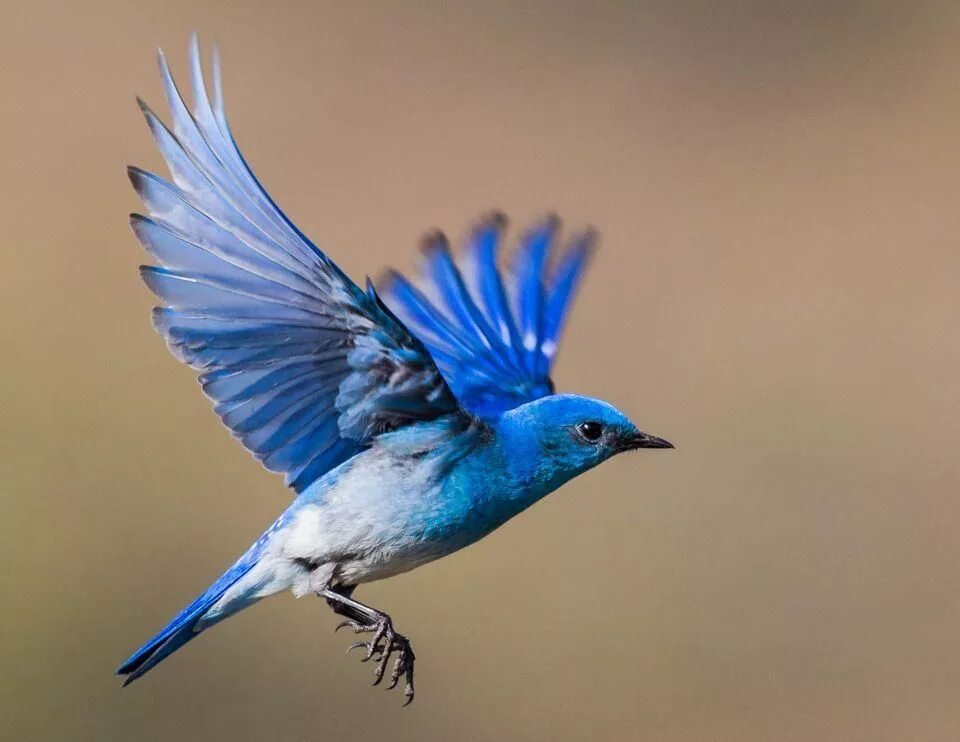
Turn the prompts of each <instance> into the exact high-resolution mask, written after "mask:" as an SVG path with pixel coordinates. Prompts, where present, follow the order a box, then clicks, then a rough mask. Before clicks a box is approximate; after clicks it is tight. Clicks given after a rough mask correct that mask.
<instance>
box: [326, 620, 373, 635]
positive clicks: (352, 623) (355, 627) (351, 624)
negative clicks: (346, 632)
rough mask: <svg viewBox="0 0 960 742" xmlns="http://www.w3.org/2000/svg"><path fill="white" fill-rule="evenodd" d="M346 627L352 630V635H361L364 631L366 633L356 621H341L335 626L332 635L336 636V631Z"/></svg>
mask: <svg viewBox="0 0 960 742" xmlns="http://www.w3.org/2000/svg"><path fill="white" fill-rule="evenodd" d="M347 626H349V627H350V628H351V629H353V633H354V634H362V633H363V632H364V631H367V629H366V628H365V627H363V626H361V625H360V624H358V623H357V622H356V621H341V622H340V623H338V624H337V628H335V629H334V630H333V633H334V634H336V633H337V632H338V631H340V629H343V628H346V627H347Z"/></svg>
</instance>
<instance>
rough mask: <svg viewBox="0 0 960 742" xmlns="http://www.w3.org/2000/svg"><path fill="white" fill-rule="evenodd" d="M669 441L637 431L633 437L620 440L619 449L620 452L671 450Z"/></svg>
mask: <svg viewBox="0 0 960 742" xmlns="http://www.w3.org/2000/svg"><path fill="white" fill-rule="evenodd" d="M673 447H674V446H673V444H672V443H671V442H670V441H666V440H664V439H663V438H657V436H655V435H650V434H649V433H643V432H641V431H637V432H636V433H634V434H633V435H629V436H626V437H624V438H623V439H622V441H621V444H620V446H619V449H620V450H621V451H635V450H636V449H638V448H673Z"/></svg>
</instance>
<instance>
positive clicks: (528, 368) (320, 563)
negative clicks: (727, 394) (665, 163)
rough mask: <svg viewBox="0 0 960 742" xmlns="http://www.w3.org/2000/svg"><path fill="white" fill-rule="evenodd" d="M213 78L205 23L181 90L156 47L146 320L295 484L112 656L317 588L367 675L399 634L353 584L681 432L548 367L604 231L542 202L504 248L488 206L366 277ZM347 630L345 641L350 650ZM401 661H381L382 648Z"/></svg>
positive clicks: (402, 671)
mask: <svg viewBox="0 0 960 742" xmlns="http://www.w3.org/2000/svg"><path fill="white" fill-rule="evenodd" d="M212 56H213V60H212V62H213V69H212V76H211V77H212V96H211V95H209V94H208V92H207V88H206V83H205V75H204V69H203V66H202V62H201V53H200V46H199V42H198V40H197V36H196V34H194V35H193V36H191V39H190V43H189V70H190V79H191V87H192V89H193V96H192V97H193V100H192V105H191V106H190V107H188V105H187V103H186V102H185V100H184V98H183V96H182V95H181V93H180V90H179V89H178V87H177V85H176V83H175V82H174V78H173V76H172V74H171V72H170V69H169V66H168V64H167V61H166V59H165V57H164V55H163V52H162V50H161V51H159V52H158V62H159V67H160V74H161V78H162V81H163V86H164V90H165V96H166V100H167V104H168V107H169V109H170V119H171V122H172V123H171V125H170V127H168V126H167V125H165V124H164V123H162V122H161V120H160V118H159V117H158V116H157V115H156V114H155V113H154V112H153V110H152V109H151V108H150V107H149V106H148V105H147V104H146V103H144V102H143V101H142V100H140V99H138V102H139V104H140V108H141V110H142V112H143V115H144V116H145V118H146V121H147V124H148V127H149V129H150V132H151V133H152V135H153V139H154V141H155V143H156V146H157V147H158V149H159V151H160V153H161V155H162V157H163V159H164V160H165V162H166V165H167V167H168V170H169V172H170V179H169V180H165V179H163V178H162V177H160V176H158V175H155V174H152V173H150V172H147V171H145V170H142V169H140V168H137V167H130V168H128V175H129V178H130V181H131V182H132V184H133V187H134V189H135V190H136V192H137V194H138V195H139V197H140V199H141V201H142V203H143V205H144V207H145V209H144V211H145V212H146V213H145V214H132V215H131V217H130V224H131V227H132V230H133V233H134V235H135V236H136V238H137V240H138V241H139V242H140V244H141V245H142V246H143V248H144V249H145V250H146V252H147V253H148V254H149V255H150V256H151V258H152V260H153V262H152V263H151V264H149V265H143V266H141V267H140V274H141V277H142V279H143V281H144V282H145V283H146V285H147V287H148V288H149V289H150V290H151V291H152V292H153V293H154V294H155V295H156V296H157V297H158V298H159V306H157V307H155V308H154V309H153V314H152V322H153V326H154V328H155V329H156V330H157V331H158V332H159V334H160V335H161V336H162V337H163V338H164V340H165V341H166V344H167V347H168V348H169V350H170V351H171V352H172V354H173V355H174V356H175V357H176V358H177V359H179V360H180V361H182V362H184V363H185V364H187V365H189V366H191V367H192V368H193V369H195V370H196V371H197V372H199V382H200V385H201V387H202V390H203V392H204V394H205V395H206V396H207V397H208V398H209V399H210V400H211V401H212V403H213V408H214V411H215V412H216V414H217V415H218V416H219V418H220V420H221V421H222V422H223V423H224V424H225V426H226V427H227V428H228V429H229V431H230V432H231V433H232V435H233V436H234V437H235V438H237V439H238V440H239V441H240V443H241V444H242V445H243V446H244V447H245V448H246V449H247V450H248V451H250V452H251V453H252V454H253V455H254V456H255V458H256V459H258V460H259V461H260V462H261V463H262V464H263V466H264V467H266V468H267V469H268V470H270V471H273V472H278V473H282V474H283V475H284V478H285V483H286V485H287V486H288V487H289V488H291V489H292V490H293V500H292V502H291V503H290V505H289V506H288V507H287V508H286V509H285V510H284V511H283V512H282V513H281V514H280V516H279V517H278V518H277V519H276V521H275V522H274V523H273V524H272V525H271V526H270V527H269V528H267V530H266V531H265V532H264V533H263V535H262V536H260V537H259V538H258V539H257V540H256V541H255V542H254V544H253V545H252V546H250V548H249V549H247V551H245V552H244V553H243V554H242V555H241V556H240V558H239V559H237V560H236V562H235V563H234V564H233V565H232V566H230V568H229V569H227V570H226V572H224V574H223V575H222V576H221V577H220V578H219V579H217V580H216V581H214V582H213V584H212V585H210V587H209V588H207V589H206V590H205V591H204V592H203V593H202V594H201V595H200V596H199V597H198V598H196V599H195V600H194V601H193V602H192V603H190V604H189V605H187V607H186V608H184V609H183V610H182V611H180V613H178V614H177V615H176V616H175V617H174V618H173V619H172V620H171V621H170V622H169V623H168V624H167V626H166V627H165V628H163V629H162V630H161V631H160V632H158V633H157V634H156V635H155V636H154V637H153V638H151V639H150V640H149V641H147V642H146V643H145V644H144V645H143V646H142V647H140V649H138V650H137V651H136V652H134V653H133V655H131V656H130V658H129V659H128V660H126V662H124V663H123V664H122V665H121V666H120V667H119V668H118V670H117V671H116V672H117V675H119V676H121V677H122V678H123V685H128V684H129V683H131V682H132V681H134V680H136V679H138V678H140V677H141V676H142V675H144V674H145V673H147V672H148V671H150V670H151V669H153V668H154V667H156V665H157V664H159V663H160V662H161V661H163V660H164V659H166V658H167V657H169V656H170V655H171V654H173V653H174V652H175V651H177V650H178V649H180V648H181V647H183V646H184V645H185V644H187V643H188V642H189V641H191V640H192V639H194V638H195V637H197V636H198V635H199V634H200V633H201V632H203V631H205V630H206V629H208V628H210V627H212V626H214V625H215V624H218V623H220V622H221V621H223V620H224V619H226V618H228V617H230V616H232V615H234V614H236V613H238V612H239V611H241V610H243V609H244V608H247V607H249V606H251V605H252V604H254V603H256V602H257V601H259V600H261V599H262V598H265V597H267V596H270V595H274V594H277V593H280V592H284V591H292V592H293V594H294V595H295V596H297V597H300V596H303V595H309V594H314V595H317V596H319V597H320V598H322V599H324V600H325V601H326V603H327V604H328V605H329V607H330V608H332V610H333V611H334V613H336V614H338V615H339V616H340V617H341V618H342V619H343V621H342V623H340V624H339V625H338V626H337V630H340V629H342V628H347V629H350V630H351V631H353V632H355V633H356V634H358V635H360V634H362V635H364V636H366V637H367V638H365V639H363V640H361V641H357V642H354V644H353V645H352V646H351V647H350V648H349V649H350V650H353V649H361V650H362V658H363V659H364V660H365V661H366V660H373V661H374V663H373V666H374V685H377V684H379V683H380V682H381V681H383V680H384V679H385V678H386V677H388V673H387V670H388V669H389V671H390V672H389V681H388V683H387V686H386V687H388V688H395V687H397V686H398V684H399V682H400V681H401V680H403V694H404V697H405V703H404V705H407V704H409V703H410V702H411V701H412V700H413V698H414V662H415V659H416V658H415V655H414V652H413V648H412V645H411V643H410V641H409V640H408V639H407V637H406V636H404V635H403V634H401V633H400V632H398V631H397V630H396V629H395V628H394V625H393V621H392V619H391V617H390V615H389V614H388V613H386V612H384V611H381V610H378V609H376V608H373V607H371V606H369V605H366V604H364V603H362V602H360V601H359V600H358V599H357V598H356V597H354V592H355V590H356V588H357V587H358V586H359V585H362V584H364V583H368V582H372V581H375V580H381V579H385V578H388V577H391V576H394V575H397V574H400V573H403V572H407V571H409V570H411V569H414V568H415V567H418V566H420V565H423V564H426V563H428V562H431V561H433V560H435V559H438V558H440V557H444V556H447V555H449V554H452V553H453V552H456V551H457V550H459V549H462V548H464V547H466V546H468V545H470V544H472V543H474V542H476V541H478V540H479V539H481V538H483V537H484V536H486V535H487V534H489V533H490V532H492V531H493V530H494V529H496V528H498V527H499V526H501V525H503V524H504V523H505V522H507V521H508V520H510V519H511V518H512V517H513V516H515V515H517V514H518V513H520V512H521V511H523V510H525V509H526V508H528V507H530V506H531V505H533V504H534V503H535V502H537V501H538V500H540V499H541V498H543V497H544V496H546V495H547V494H549V493H551V492H553V491H554V490H556V489H557V488H559V487H560V486H561V485H563V484H564V483H565V482H567V481H569V480H570V479H572V478H573V477H576V476H578V475H579V474H582V473H584V472H586V471H588V470H590V469H592V468H593V467H595V466H597V465H598V464H600V463H602V462H604V461H606V460H607V459H609V458H610V457H612V456H614V455H617V454H619V453H622V452H625V451H634V450H637V449H666V448H673V445H672V444H671V443H669V442H668V441H666V440H664V439H663V438H659V437H657V436H655V435H652V434H649V433H646V432H643V431H642V430H640V428H638V427H637V426H636V425H635V424H634V423H633V422H631V420H630V419H629V418H628V417H627V416H626V414H624V413H623V412H621V411H620V410H618V409H617V408H616V407H614V406H613V405H612V404H610V403H608V402H605V401H602V400H599V399H594V398H590V397H586V396H581V395H576V394H567V393H558V392H556V390H555V388H554V384H553V381H552V380H551V376H550V373H551V368H552V366H553V362H554V360H555V357H556V352H557V347H558V342H559V340H560V336H561V333H562V330H563V327H564V324H565V320H566V318H567V316H568V313H569V309H570V307H571V305H572V301H573V299H574V295H575V294H576V292H577V289H578V287H579V285H580V284H581V281H582V278H583V276H584V273H585V270H586V267H587V265H588V263H589V259H590V256H591V255H592V253H593V250H594V245H595V242H596V233H595V232H594V231H593V230H592V229H585V230H582V231H580V232H577V233H575V234H573V235H572V236H571V237H570V238H569V239H567V240H564V242H565V245H564V247H563V249H562V250H560V249H559V248H558V247H557V245H558V244H559V243H560V242H561V238H560V224H559V220H558V219H557V218H556V217H555V216H548V217H546V218H543V219H541V220H540V221H539V222H537V223H536V224H534V225H533V226H532V227H531V228H530V229H528V230H527V231H526V232H524V233H523V235H522V237H521V238H520V239H519V241H518V244H517V246H516V248H515V250H514V253H513V258H512V260H511V261H509V262H506V261H504V260H501V258H500V253H501V247H502V245H503V243H504V234H505V230H506V219H505V217H503V216H502V215H501V214H500V213H497V212H493V213H490V214H488V215H486V216H484V217H483V218H481V219H480V220H479V221H478V222H477V223H476V224H475V225H474V227H473V228H472V229H471V230H470V231H469V233H468V235H467V238H466V240H465V244H464V245H463V247H462V249H460V250H459V251H458V252H457V255H456V256H455V255H454V252H453V250H452V249H451V247H450V244H449V242H448V240H447V238H446V237H445V236H444V235H443V234H442V233H441V232H439V231H435V232H431V233H429V234H428V235H427V236H426V237H425V238H424V239H423V242H422V259H423V262H422V269H421V271H420V276H419V278H417V279H416V280H410V279H408V278H406V277H405V276H403V275H402V274H400V273H398V272H395V271H393V272H388V273H387V274H386V275H385V276H384V278H383V280H380V281H378V282H377V284H379V285H375V283H374V282H372V281H371V280H370V279H369V278H368V279H367V281H366V284H365V286H364V287H363V288H361V287H360V286H359V285H358V284H356V283H354V282H353V281H352V280H351V279H350V278H349V277H348V276H347V275H346V274H345V273H344V272H343V271H342V270H341V269H340V268H339V267H338V266H337V265H336V264H335V263H334V262H333V261H332V260H331V258H330V257H329V256H328V255H327V254H326V253H325V252H324V251H322V250H321V249H320V248H319V247H317V246H316V245H315V244H314V243H313V242H311V241H310V240H309V239H308V238H307V237H306V236H305V235H304V234H303V233H302V232H301V231H300V230H299V229H298V228H297V227H296V226H295V225H294V224H293V222H292V221H291V220H290V219H289V218H288V217H287V216H286V215H285V214H284V213H283V212H282V211H281V210H280V208H279V207H278V206H277V204H276V203H275V202H274V201H273V199H272V198H271V197H270V196H269V195H268V193H267V192H266V190H265V189H264V188H263V186H262V185H261V184H260V182H259V181H258V180H257V178H256V177H255V175H254V174H253V171H252V170H251V168H250V167H249V166H248V164H247V162H246V160H245V159H244V157H243V155H242V154H241V153H240V150H239V148H238V147H237V144H236V141H235V139H234V137H233V134H232V133H231V129H230V127H229V125H228V123H227V117H226V113H225V109H224V103H223V92H222V86H221V81H220V80H221V75H220V57H219V52H218V50H217V48H216V47H214V49H213V55H212ZM348 651H349V650H348ZM391 659H392V660H393V662H392V665H391V664H390V662H391Z"/></svg>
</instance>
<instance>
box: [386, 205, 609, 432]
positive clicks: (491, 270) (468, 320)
mask: <svg viewBox="0 0 960 742" xmlns="http://www.w3.org/2000/svg"><path fill="white" fill-rule="evenodd" d="M504 226H505V219H504V217H503V216H502V215H500V214H493V215H491V216H489V217H487V218H485V219H483V220H482V221H481V222H480V223H479V224H478V225H477V226H476V227H475V228H474V230H473V231H472V233H471V234H470V237H469V239H468V242H467V245H466V248H465V250H464V254H463V256H462V258H461V260H460V261H459V262H460V265H461V266H463V268H464V269H463V271H461V270H460V268H459V267H458V265H457V263H456V262H455V261H454V259H453V256H452V255H451V252H450V246H449V244H448V243H447V240H446V238H445V237H444V236H443V235H442V234H441V233H439V232H436V233H433V234H430V235H428V236H427V237H426V238H425V240H424V243H423V253H424V264H423V269H422V274H423V275H422V278H423V281H422V286H423V289H422V290H421V289H419V288H417V286H415V285H414V284H413V283H411V282H410V281H408V280H407V279H406V278H404V277H403V276H402V275H400V274H399V273H396V272H393V273H391V274H389V276H388V281H387V283H386V284H385V286H384V287H383V289H382V291H383V295H384V298H385V299H386V301H387V302H388V303H389V304H390V305H391V307H392V308H393V309H394V311H395V312H396V313H397V315H398V316H399V317H401V318H402V319H403V321H404V322H406V323H407V325H408V326H409V327H410V328H411V330H413V331H414V332H415V333H416V334H417V336H418V337H420V339H421V340H423V342H424V343H425V344H426V346H427V348H428V349H429V351H430V353H431V355H432V356H433V357H434V359H435V360H436V362H437V365H438V366H439V368H440V371H441V372H442V373H443V375H444V378H446V380H447V383H448V384H449V385H450V387H451V388H452V389H453V392H454V394H455V395H456V397H457V399H459V400H460V403H461V404H462V405H463V406H464V407H465V408H466V409H467V410H469V411H470V412H471V413H473V414H474V415H477V416H479V417H481V418H486V419H490V418H495V417H497V416H498V415H500V414H501V413H502V412H504V411H506V410H509V409H512V408H514V407H517V406H518V405H521V404H523V403H525V402H530V401H532V400H534V399H538V398H540V397H544V396H547V395H548V394H553V389H554V387H553V382H552V381H551V379H550V368H551V366H552V365H553V361H554V359H555V357H556V352H557V345H558V343H559V340H560V335H561V332H562V330H563V325H564V321H565V319H566V317H567V313H568V310H569V308H570V305H571V303H572V301H573V297H574V294H575V293H576V290H577V287H578V286H579V284H580V281H581V279H582V278H583V274H584V271H585V270H586V267H587V263H588V261H589V257H590V254H591V252H592V249H593V244H594V241H595V234H594V232H593V231H592V230H586V231H584V232H582V233H580V234H577V235H575V236H574V237H573V238H572V239H571V240H570V244H569V246H568V248H567V249H566V251H565V252H564V253H563V254H562V255H561V256H560V257H559V259H558V260H556V261H555V265H554V267H553V268H552V270H550V269H548V265H549V263H550V262H551V261H550V252H551V249H552V248H553V245H554V244H555V243H556V242H557V232H558V230H559V222H558V220H557V219H556V218H555V217H552V216H551V217H548V218H546V219H544V220H543V221H542V222H540V223H539V224H537V225H536V226H535V227H534V228H533V229H531V230H530V231H529V232H527V233H526V234H525V235H524V237H523V238H522V240H521V242H520V247H519V249H518V250H517V252H516V255H515V256H514V260H513V263H512V266H511V268H510V270H509V273H508V275H507V278H508V281H507V282H506V283H505V282H504V280H503V279H502V278H501V275H500V271H499V269H498V268H497V252H498V250H499V247H500V243H501V241H502V234H503V229H504ZM465 276H466V278H465Z"/></svg>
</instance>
